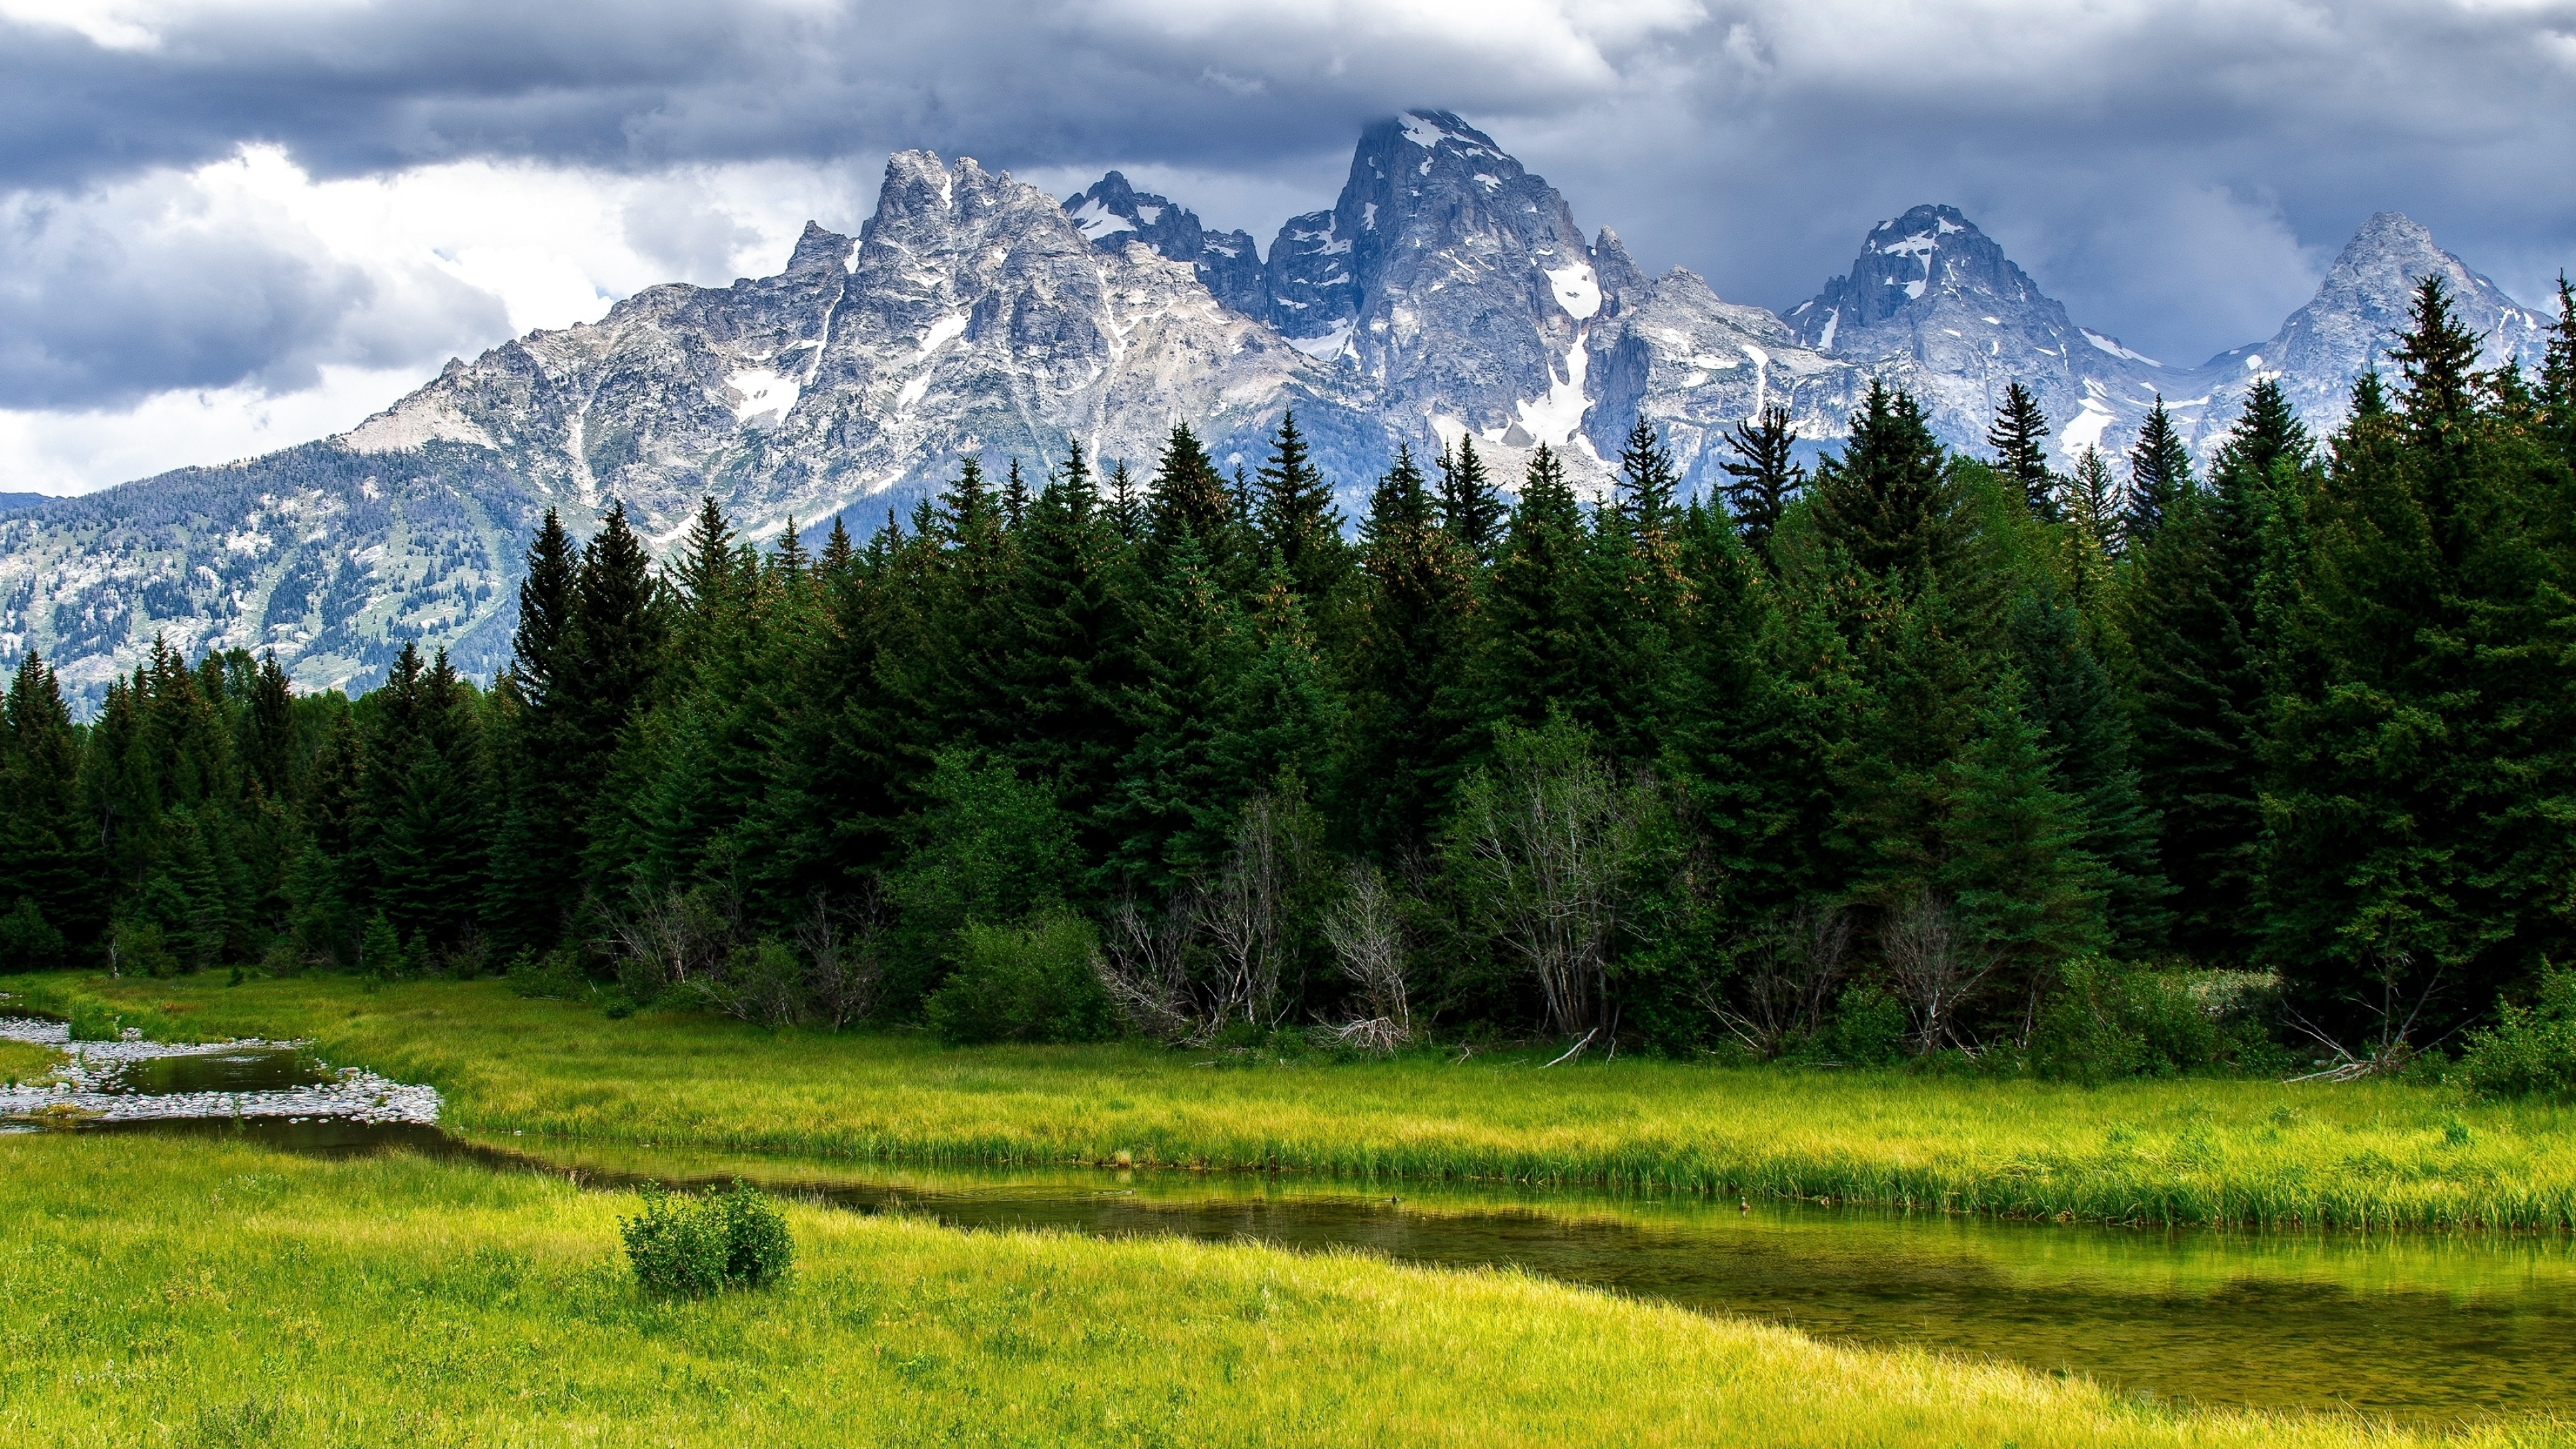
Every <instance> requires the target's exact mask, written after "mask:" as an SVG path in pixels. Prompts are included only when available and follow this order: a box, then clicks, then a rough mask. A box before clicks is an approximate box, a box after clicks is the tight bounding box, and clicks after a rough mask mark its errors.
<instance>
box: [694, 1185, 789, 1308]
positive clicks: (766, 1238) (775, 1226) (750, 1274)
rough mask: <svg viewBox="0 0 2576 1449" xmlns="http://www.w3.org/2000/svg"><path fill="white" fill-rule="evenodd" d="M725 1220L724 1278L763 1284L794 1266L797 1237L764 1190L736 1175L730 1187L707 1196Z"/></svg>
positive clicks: (754, 1285) (744, 1283) (746, 1284)
mask: <svg viewBox="0 0 2576 1449" xmlns="http://www.w3.org/2000/svg"><path fill="white" fill-rule="evenodd" d="M707 1206H709V1207H710V1208H712V1209H714V1211H715V1215H716V1217H718V1218H719V1219H721V1220H722V1222H723V1224H724V1241H725V1270H724V1272H725V1281H726V1282H728V1283H733V1284H738V1285H740V1286H741V1287H745V1288H766V1287H768V1286H769V1285H770V1284H772V1283H775V1282H777V1281H778V1280H780V1279H781V1278H784V1277H786V1276H787V1274H788V1271H789V1270H790V1269H792V1268H794V1267H795V1266H796V1239H795V1238H794V1237H793V1236H791V1235H790V1234H789V1233H788V1231H787V1215H786V1214H785V1213H782V1212H780V1211H779V1210H778V1204H776V1203H774V1202H771V1201H770V1200H769V1197H768V1195H767V1194H765V1193H763V1192H761V1191H759V1190H758V1189H756V1188H754V1187H752V1186H751V1185H750V1184H748V1183H746V1182H744V1181H743V1180H742V1179H741V1178H739V1177H737V1178H735V1179H734V1180H733V1190H732V1191H730V1192H727V1193H725V1194H723V1195H722V1196H720V1197H716V1198H711V1199H709V1200H708V1203H707Z"/></svg>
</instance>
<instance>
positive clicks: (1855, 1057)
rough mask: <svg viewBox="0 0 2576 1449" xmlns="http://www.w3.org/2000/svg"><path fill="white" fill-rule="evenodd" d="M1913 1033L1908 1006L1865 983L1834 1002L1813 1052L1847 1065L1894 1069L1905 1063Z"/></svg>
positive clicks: (1854, 987) (1857, 985) (1814, 1044)
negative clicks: (1907, 1010) (1907, 1015)
mask: <svg viewBox="0 0 2576 1449" xmlns="http://www.w3.org/2000/svg"><path fill="white" fill-rule="evenodd" d="M1911 1032H1912V1024H1911V1022H1909V1021H1908V1019H1907V1017H1906V1012H1905V1003H1904V1002H1902V1001H1899V1000H1897V999H1896V998H1895V997H1893V996H1890V995H1888V994H1887V993H1886V992H1884V991H1882V990H1880V989H1879V988H1878V987H1876V986H1874V985H1871V984H1869V983H1868V982H1861V983H1858V984H1855V985H1853V986H1850V987H1848V988H1846V989H1845V990H1844V991H1843V994H1842V995H1840V996H1838V997H1836V998H1835V999H1834V1010H1833V1015H1832V1016H1831V1017H1830V1018H1828V1019H1827V1021H1826V1023H1825V1029H1824V1032H1823V1033H1822V1034H1821V1036H1820V1037H1819V1038H1818V1039H1817V1040H1816V1041H1815V1042H1814V1043H1813V1048H1812V1049H1815V1050H1821V1051H1822V1053H1823V1054H1824V1057H1825V1059H1826V1060H1829V1061H1832V1062H1836V1063H1839V1064H1841V1065H1843V1066H1848V1067H1885V1066H1893V1065H1895V1064H1896V1063H1897V1062H1899V1061H1902V1060H1904V1058H1905V1056H1906V1049H1907V1044H1906V1039H1907V1037H1908V1036H1909V1035H1910V1034H1911Z"/></svg>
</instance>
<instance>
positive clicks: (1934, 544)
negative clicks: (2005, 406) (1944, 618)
mask: <svg viewBox="0 0 2576 1449" xmlns="http://www.w3.org/2000/svg"><path fill="white" fill-rule="evenodd" d="M1808 496H1809V498H1810V499H1811V507H1812V508H1813V510H1814V513H1815V520H1816V532H1817V535H1818V536H1819V537H1820V538H1821V539H1822V540H1823V541H1825V542H1826V543H1827V544H1829V545H1832V546H1834V547H1838V548H1840V549H1841V550H1842V551H1843V553H1844V554H1845V555H1846V556H1848V557H1849V558H1850V559H1851V561H1852V563H1853V564H1854V565H1855V566H1857V567H1858V568H1859V569H1860V570H1861V571H1862V572H1864V573H1867V574H1870V575H1872V576H1874V577H1879V578H1891V579H1892V578H1898V577H1902V578H1904V579H1906V580H1908V581H1910V586H1912V587H1918V588H1919V587H1921V586H1922V585H1923V584H1924V583H1926V582H1928V581H1929V580H1930V579H1931V578H1933V577H1935V576H1937V575H1940V574H1942V573H1945V572H1947V571H1948V570H1950V569H1951V568H1952V567H1953V566H1954V565H1956V564H1957V563H1958V562H1959V559H1960V557H1961V555H1962V554H1963V553H1965V551H1966V549H1967V547H1968V537H1969V528H1970V523H1969V519H1968V517H1967V514H1966V511H1965V510H1964V509H1963V508H1962V507H1961V503H1960V498H1959V490H1958V487H1957V485H1956V484H1955V483H1954V482H1952V481H1951V478H1950V474H1949V468H1948V458H1947V455H1946V454H1945V453H1944V452H1943V450H1942V447H1941V444H1940V442H1939V441H1938V440H1936V439H1935V438H1934V437H1933V436H1932V429H1931V427H1930V426H1929V425H1928V424H1926V423H1925V422H1924V420H1923V410H1922V408H1921V407H1920V406H1919V405H1917V404H1916V403H1915V401H1914V398H1913V397H1912V395H1911V394H1908V393H1905V392H1903V391H1900V390H1897V389H1893V388H1890V387H1888V386H1887V384H1885V383H1883V382H1879V381H1876V380H1872V381H1871V383H1870V385H1869V395H1868V397H1867V398H1866V399H1865V400H1864V401H1863V402H1862V404H1861V410H1860V411H1859V412H1857V413H1855V414H1853V415H1852V420H1851V440H1850V442H1849V444H1848V445H1846V446H1845V447H1844V449H1843V451H1842V453H1841V455H1840V456H1839V457H1828V458H1826V459H1825V460H1824V462H1823V463H1821V464H1819V465H1818V466H1817V469H1816V483H1815V487H1814V488H1813V489H1811V490H1809V495H1808Z"/></svg>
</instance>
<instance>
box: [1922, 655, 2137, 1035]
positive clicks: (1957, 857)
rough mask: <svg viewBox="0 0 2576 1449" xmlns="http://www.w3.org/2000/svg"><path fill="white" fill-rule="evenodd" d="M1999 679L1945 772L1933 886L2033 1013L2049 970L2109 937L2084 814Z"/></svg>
mask: <svg viewBox="0 0 2576 1449" xmlns="http://www.w3.org/2000/svg"><path fill="white" fill-rule="evenodd" d="M2021 695H2022V691H2021V681H2020V678H2019V676H2018V675H2017V674H2014V673H2010V672H2007V673H2006V674H2005V675H2004V676H2003V678H2002V679H2001V680H2000V681H1999V682H1998V683H1997V685H1996V686H1995V688H1994V690H1993V692H1992V694H1991V696H1990V697H1989V699H1988V700H1987V702H1986V704H1985V707H1984V708H1983V709H1982V710H1981V711H1980V714H1979V720H1978V725H1979V728H1978V733H1977V737H1976V739H1975V741H1974V742H1973V743H1972V744H1971V746H1970V747H1969V748H1968V750H1967V751H1965V752H1964V753H1963V754H1962V756H1961V758H1960V759H1959V761H1958V763H1957V765H1956V766H1955V767H1954V770H1953V778H1952V788H1953V791H1954V795H1953V798H1952V803H1951V806H1950V816H1949V819H1948V821H1947V822H1946V829H1945V832H1944V833H1945V836H1946V840H1945V843H1946V844H1947V846H1948V852H1947V859H1946V860H1944V861H1943V863H1942V866H1941V870H1940V883H1941V885H1942V886H1944V887H1946V888H1947V889H1948V890H1949V891H1950V892H1951V893H1953V894H1954V895H1955V897H1956V899H1957V900H1958V902H1959V910H1960V913H1961V914H1962V915H1963V916H1965V917H1966V920H1967V924H1968V926H1969V928H1970V929H1971V930H1972V931H1973V932H1974V933H1975V935H1976V937H1977V939H1978V942H1979V944H1980V945H1982V947H1983V948H1984V949H1985V950H1986V951H1988V952H1991V953H1992V954H1993V956H1994V957H1995V958H1996V962H1997V966H1998V969H1999V970H2001V971H2002V972H2003V973H2004V977H2005V981H2006V982H2007V983H2008V984H2009V985H2011V986H2014V987H2017V988H2018V989H2019V994H2020V996H2021V999H2022V1001H2023V1003H2024V1006H2023V1013H2022V1023H2021V1025H2022V1031H2023V1034H2024V1036H2025V1037H2027V1034H2028V1030H2029V1025H2030V1023H2031V1021H2032V1019H2033V1018H2034V1017H2035V1016H2036V1014H2037V1007H2038V1001H2039V998H2040V996H2041V995H2042V994H2043V993H2044V992H2045V991H2046V990H2047V987H2048V984H2049V978H2050V975H2051V973H2052V972H2053V971H2054V969H2055V967H2056V965H2057V963H2058V962H2060V961H2064V960H2066V959H2067V958H2069V957H2073V956H2081V955H2084V954H2086V953H2088V952H2092V951H2097V950H2100V949H2101V948H2102V947H2103V946H2104V945H2105V944H2107V943H2108V940H2109V932H2108V931H2107V930H2106V929H2105V928H2104V925H2103V920H2102V906H2103V897H2104V894H2105V892H2104V879H2103V877H2104V874H2105V873H2104V871H2103V868H2102V865H2101V862H2100V861H2098V860H2097V859H2095V858H2094V857H2093V855H2092V854H2091V853H2090V852H2089V851H2087V850H2086V849H2085V848H2084V835H2085V821H2084V809H2083V805H2082V803H2081V802H2080V801H2078V800H2077V799H2076V798H2075V797H2073V796H2072V795H2069V794H2067V793H2066V792H2065V791H2063V790H2061V789H2059V788H2058V785H2057V782H2056V780H2055V779H2054V777H2053V776H2052V773H2051V771H2050V769H2049V765H2048V758H2047V753H2046V750H2045V749H2044V747H2043V744H2042V737H2041V734H2040V731H2039V730H2038V729H2036V728H2035V727H2033V725H2032V723H2031V721H2030V720H2029V718H2028V717H2027V716H2026V715H2024V713H2023V712H2022V709H2021V707H2020V706H2021Z"/></svg>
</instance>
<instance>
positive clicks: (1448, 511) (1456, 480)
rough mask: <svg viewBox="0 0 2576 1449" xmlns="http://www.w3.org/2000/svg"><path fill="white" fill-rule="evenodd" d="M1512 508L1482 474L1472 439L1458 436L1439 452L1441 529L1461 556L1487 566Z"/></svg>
mask: <svg viewBox="0 0 2576 1449" xmlns="http://www.w3.org/2000/svg"><path fill="white" fill-rule="evenodd" d="M1510 513H1511V506H1510V505H1509V504H1507V503H1505V502H1504V501H1503V495H1502V493H1501V491H1500V490H1499V489H1497V488H1495V487H1494V481H1493V479H1492V478H1490V477H1488V476H1487V475H1486V472H1485V460H1484V458H1483V457H1482V456H1481V455H1480V454H1478V453H1477V451H1476V440H1475V438H1474V437H1473V436H1469V435H1461V436H1460V437H1459V439H1458V441H1457V443H1456V445H1454V446H1452V445H1449V444H1443V445H1442V446H1441V449H1440V526H1441V528H1443V529H1444V530H1446V531H1447V532H1448V534H1449V537H1450V538H1451V539H1452V540H1453V541H1454V542H1455V543H1456V544H1457V546H1458V551H1459V554H1460V556H1461V557H1463V558H1465V559H1466V560H1467V561H1468V562H1470V563H1474V564H1479V565H1482V564H1489V563H1491V562H1493V560H1494V549H1495V547H1496V546H1497V545H1498V544H1500V543H1501V541H1502V532H1503V521H1504V519H1505V518H1507V517H1508V516H1509V515H1510Z"/></svg>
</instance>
